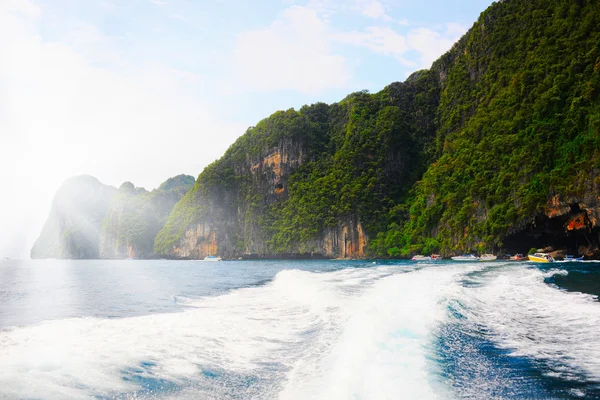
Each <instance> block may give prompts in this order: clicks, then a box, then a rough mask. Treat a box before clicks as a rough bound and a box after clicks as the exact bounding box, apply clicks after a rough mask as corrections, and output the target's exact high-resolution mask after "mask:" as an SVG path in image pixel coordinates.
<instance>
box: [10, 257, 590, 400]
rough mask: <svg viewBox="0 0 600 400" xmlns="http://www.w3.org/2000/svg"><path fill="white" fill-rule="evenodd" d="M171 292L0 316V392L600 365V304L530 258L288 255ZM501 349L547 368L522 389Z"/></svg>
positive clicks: (30, 394) (413, 378)
mask: <svg viewBox="0 0 600 400" xmlns="http://www.w3.org/2000/svg"><path fill="white" fill-rule="evenodd" d="M551 273H562V272H560V270H556V271H553V272H551ZM176 300H177V301H178V302H182V303H184V304H186V306H187V307H186V309H185V311H183V312H178V313H167V314H154V315H148V316H143V317H132V318H121V319H101V318H79V319H65V320H57V321H49V322H45V323H41V324H37V325H32V326H26V327H16V328H11V329H8V330H5V331H2V332H0V398H2V397H6V398H82V399H84V398H86V399H87V398H107V399H108V398H115V399H120V398H123V399H124V398H152V399H160V398H206V399H247V398H253V399H273V398H280V399H309V398H323V399H351V398H355V399H397V398H411V399H412V398H414V399H417V398H418V399H450V398H552V397H553V396H554V395H555V394H556V393H558V392H556V391H553V390H554V389H553V388H551V387H548V385H546V384H545V383H544V382H545V381H544V379H546V378H544V377H547V379H558V380H559V381H560V382H563V381H569V380H570V381H572V382H580V381H584V382H588V381H590V382H591V381H598V380H599V379H600V350H599V349H600V337H599V335H597V326H598V324H599V323H600V307H599V306H598V304H597V303H596V302H595V301H594V298H593V297H592V296H589V295H584V294H578V293H567V292H564V291H561V290H558V289H557V288H555V287H552V286H549V285H547V284H546V283H544V273H542V272H541V271H540V270H538V269H536V268H528V267H527V266H524V265H514V264H500V263H497V264H494V265H490V264H487V263H485V264H484V263H481V264H457V263H451V264H450V263H446V264H439V265H435V264H433V265H430V266H423V264H420V265H419V267H417V268H415V267H414V265H413V266H408V265H401V266H375V267H372V268H347V269H342V270H337V271H333V272H323V273H315V272H307V271H299V270H283V271H281V272H279V273H278V274H277V275H276V276H275V278H274V279H273V280H272V281H270V282H267V283H265V284H263V285H262V286H255V287H248V288H242V289H237V290H234V291H231V292H229V293H227V294H224V295H220V296H212V297H202V298H196V299H191V298H184V297H177V298H176ZM486 346H488V347H486ZM486 348H493V349H495V350H494V351H495V353H494V352H491V353H490V352H488V353H487V355H486V354H484V353H486V352H485V351H483V350H485V349H486ZM492 353H493V354H495V357H496V358H490V357H489V354H492ZM500 356H502V357H505V358H507V359H515V360H516V359H524V360H526V361H527V365H528V368H531V369H533V370H536V368H539V371H543V372H542V373H540V374H538V375H542V376H543V377H542V378H540V379H537V378H536V379H537V380H535V382H533V381H532V382H533V383H532V384H531V385H529V386H528V387H527V390H525V389H524V388H523V380H521V381H519V380H518V379H516V378H517V377H518V376H519V375H518V374H516V375H514V374H513V375H514V376H513V375H510V374H511V373H509V372H507V371H508V369H510V368H513V367H511V366H510V365H509V366H507V367H506V368H508V369H507V370H503V369H502V368H504V367H499V364H498V362H496V361H497V360H498V359H500ZM495 360H496V361H495ZM509 364H510V363H509ZM459 367H460V368H459ZM518 371H520V370H519V369H518V368H517V372H518ZM536 371H537V370H536ZM513 372H514V371H513ZM506 377H509V378H510V377H515V379H514V380H511V379H508V380H507V379H506ZM502 380H504V382H505V386H506V385H509V386H507V387H505V388H504V389H503V390H499V389H498V388H499V385H498V384H497V382H499V381H502ZM495 382H496V384H494V383H495ZM500 386H501V385H500ZM575 386H576V385H573V387H575ZM494 388H496V389H494ZM569 390H571V391H570V392H569V391H568V393H570V394H569V395H570V396H573V397H577V396H579V394H581V393H583V395H588V396H589V395H590V394H593V393H595V392H593V390H594V389H593V387H591V386H590V385H587V386H585V385H584V387H582V386H581V385H579V386H577V388H576V389H573V388H570V389H569ZM531 393H533V394H537V395H538V397H526V396H525V394H527V395H531ZM549 394H550V395H549ZM542 395H543V396H546V397H539V396H542ZM511 396H512V397H511ZM519 396H520V397H519ZM548 396H549V397H548Z"/></svg>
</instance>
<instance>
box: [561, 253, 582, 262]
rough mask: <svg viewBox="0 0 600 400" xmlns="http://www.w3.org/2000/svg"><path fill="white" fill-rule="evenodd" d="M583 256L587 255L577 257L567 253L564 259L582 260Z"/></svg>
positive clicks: (568, 260) (571, 260) (567, 260)
mask: <svg viewBox="0 0 600 400" xmlns="http://www.w3.org/2000/svg"><path fill="white" fill-rule="evenodd" d="M583 257H585V256H581V257H575V256H572V255H569V254H567V255H566V256H565V259H564V261H565V262H580V261H583Z"/></svg>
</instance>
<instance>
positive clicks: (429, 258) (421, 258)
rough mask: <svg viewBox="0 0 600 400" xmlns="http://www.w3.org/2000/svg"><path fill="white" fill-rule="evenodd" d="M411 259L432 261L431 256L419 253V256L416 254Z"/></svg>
mask: <svg viewBox="0 0 600 400" xmlns="http://www.w3.org/2000/svg"><path fill="white" fill-rule="evenodd" d="M411 260H413V261H431V257H429V256H423V255H418V256H414V257H413V258H411Z"/></svg>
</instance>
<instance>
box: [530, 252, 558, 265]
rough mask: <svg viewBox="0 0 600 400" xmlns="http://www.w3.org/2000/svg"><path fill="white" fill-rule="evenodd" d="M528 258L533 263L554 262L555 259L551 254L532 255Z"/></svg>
mask: <svg viewBox="0 0 600 400" xmlns="http://www.w3.org/2000/svg"><path fill="white" fill-rule="evenodd" d="M527 257H529V260H530V261H533V262H539V263H551V262H554V258H553V257H552V256H551V255H550V254H546V253H535V254H530V255H528V256H527Z"/></svg>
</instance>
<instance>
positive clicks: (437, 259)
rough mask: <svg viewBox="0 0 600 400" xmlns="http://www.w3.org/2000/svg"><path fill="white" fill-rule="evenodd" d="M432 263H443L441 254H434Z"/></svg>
mask: <svg viewBox="0 0 600 400" xmlns="http://www.w3.org/2000/svg"><path fill="white" fill-rule="evenodd" d="M431 261H442V256H440V255H439V254H432V255H431Z"/></svg>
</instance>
